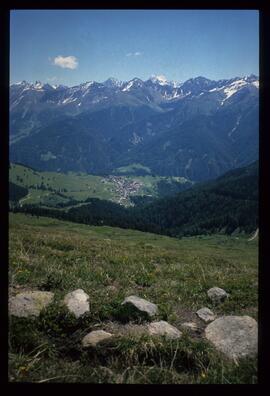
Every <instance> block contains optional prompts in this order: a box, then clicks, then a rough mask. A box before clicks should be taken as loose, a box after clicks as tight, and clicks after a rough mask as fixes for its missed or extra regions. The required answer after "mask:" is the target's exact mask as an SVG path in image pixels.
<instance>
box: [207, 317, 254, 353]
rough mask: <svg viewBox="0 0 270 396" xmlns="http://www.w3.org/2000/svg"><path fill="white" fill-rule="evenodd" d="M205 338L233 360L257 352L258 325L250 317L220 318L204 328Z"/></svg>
mask: <svg viewBox="0 0 270 396" xmlns="http://www.w3.org/2000/svg"><path fill="white" fill-rule="evenodd" d="M205 336H206V338H207V339H208V340H209V341H210V342H212V343H213V344H214V346H215V347H216V348H217V349H218V350H219V351H221V352H223V353H224V354H225V355H226V356H227V357H229V358H231V359H234V360H235V359H237V358H242V357H247V356H254V355H256V354H257V352H258V325H257V322H256V320H254V319H253V318H251V317H250V316H222V317H220V318H218V319H216V320H215V321H214V322H212V323H210V324H209V325H208V326H207V327H206V329H205Z"/></svg>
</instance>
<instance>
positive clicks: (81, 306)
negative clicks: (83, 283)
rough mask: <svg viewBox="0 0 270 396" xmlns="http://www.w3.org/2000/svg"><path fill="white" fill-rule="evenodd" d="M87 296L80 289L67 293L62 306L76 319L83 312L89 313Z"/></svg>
mask: <svg viewBox="0 0 270 396" xmlns="http://www.w3.org/2000/svg"><path fill="white" fill-rule="evenodd" d="M88 300H89V296H88V294H86V293H85V292H84V291H83V290H82V289H77V290H74V291H73V292H70V293H68V294H67V295H66V296H65V298H64V304H65V305H66V306H67V308H68V309H69V311H70V312H72V313H73V314H74V315H75V316H76V318H79V317H80V316H82V315H83V314H84V313H85V312H89V302H88Z"/></svg>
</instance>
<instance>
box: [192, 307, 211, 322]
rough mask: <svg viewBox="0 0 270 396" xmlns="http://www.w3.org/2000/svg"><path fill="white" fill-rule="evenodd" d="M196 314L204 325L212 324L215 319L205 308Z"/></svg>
mask: <svg viewBox="0 0 270 396" xmlns="http://www.w3.org/2000/svg"><path fill="white" fill-rule="evenodd" d="M196 314H197V315H198V316H199V318H200V319H202V320H203V321H204V322H206V323H208V322H212V321H213V320H215V318H216V317H215V315H214V313H213V312H212V311H211V310H210V309H209V308H206V307H204V308H201V309H199V310H198V311H197V312H196Z"/></svg>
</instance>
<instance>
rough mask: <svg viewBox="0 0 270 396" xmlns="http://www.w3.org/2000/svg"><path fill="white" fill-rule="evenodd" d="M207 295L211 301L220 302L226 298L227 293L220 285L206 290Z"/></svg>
mask: <svg viewBox="0 0 270 396" xmlns="http://www.w3.org/2000/svg"><path fill="white" fill-rule="evenodd" d="M207 295H208V297H209V298H210V300H211V301H212V302H213V303H216V304H218V303H221V302H223V301H224V300H226V298H228V297H229V294H228V293H226V292H225V290H223V289H220V287H212V288H211V289H209V290H208V291H207Z"/></svg>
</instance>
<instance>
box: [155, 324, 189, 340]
mask: <svg viewBox="0 0 270 396" xmlns="http://www.w3.org/2000/svg"><path fill="white" fill-rule="evenodd" d="M147 330H148V332H149V334H150V335H160V336H166V337H167V338H170V339H176V338H180V337H181V336H182V333H181V331H179V330H178V329H177V328H176V327H174V326H172V325H170V324H169V323H168V322H165V321H164V320H160V321H159V322H152V323H150V324H148V325H147Z"/></svg>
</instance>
